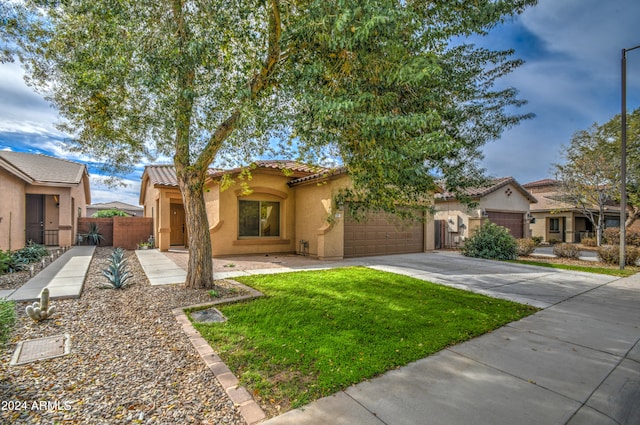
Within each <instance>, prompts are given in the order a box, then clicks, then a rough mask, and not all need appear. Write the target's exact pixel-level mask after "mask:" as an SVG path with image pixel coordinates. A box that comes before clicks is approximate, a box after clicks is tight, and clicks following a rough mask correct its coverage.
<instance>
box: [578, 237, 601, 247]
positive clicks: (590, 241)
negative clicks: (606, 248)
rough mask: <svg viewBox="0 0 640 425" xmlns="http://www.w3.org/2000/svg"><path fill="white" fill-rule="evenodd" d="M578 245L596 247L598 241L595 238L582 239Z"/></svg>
mask: <svg viewBox="0 0 640 425" xmlns="http://www.w3.org/2000/svg"><path fill="white" fill-rule="evenodd" d="M580 243H582V245H584V246H598V239H597V238H582V239H581V240H580Z"/></svg>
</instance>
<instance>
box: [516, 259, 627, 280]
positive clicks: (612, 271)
mask: <svg viewBox="0 0 640 425" xmlns="http://www.w3.org/2000/svg"><path fill="white" fill-rule="evenodd" d="M511 262H512V263H519V264H528V265H530V266H539V267H548V268H552V269H562V270H573V271H578V272H587V273H597V274H605V275H609V276H620V277H627V276H632V275H634V274H636V273H637V272H638V267H630V266H627V267H626V268H625V269H624V270H620V269H619V268H618V266H617V265H616V266H615V267H614V266H609V267H606V266H602V265H599V266H584V265H577V264H563V263H554V262H546V261H531V260H511Z"/></svg>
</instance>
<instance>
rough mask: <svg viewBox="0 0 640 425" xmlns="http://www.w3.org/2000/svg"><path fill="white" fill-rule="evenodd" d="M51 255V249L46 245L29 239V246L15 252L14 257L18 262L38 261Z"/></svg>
mask: <svg viewBox="0 0 640 425" xmlns="http://www.w3.org/2000/svg"><path fill="white" fill-rule="evenodd" d="M48 255H49V251H48V250H47V248H46V247H45V246H44V245H40V244H37V243H34V242H33V241H29V243H28V244H27V246H25V247H24V248H22V249H19V250H17V251H14V252H13V257H14V259H15V261H16V262H17V263H24V264H29V263H36V262H38V261H40V260H41V259H42V257H46V256H48Z"/></svg>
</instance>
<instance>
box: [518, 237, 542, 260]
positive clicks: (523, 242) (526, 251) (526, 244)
mask: <svg viewBox="0 0 640 425" xmlns="http://www.w3.org/2000/svg"><path fill="white" fill-rule="evenodd" d="M516 244H517V248H516V254H517V255H518V257H522V256H527V255H531V254H532V253H533V251H534V250H535V249H536V246H537V245H536V243H535V242H534V241H533V239H516Z"/></svg>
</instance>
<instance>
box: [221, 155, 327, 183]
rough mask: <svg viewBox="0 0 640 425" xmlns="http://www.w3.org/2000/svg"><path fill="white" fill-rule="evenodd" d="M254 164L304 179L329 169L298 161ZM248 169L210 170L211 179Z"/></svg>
mask: <svg viewBox="0 0 640 425" xmlns="http://www.w3.org/2000/svg"><path fill="white" fill-rule="evenodd" d="M253 164H255V165H256V168H266V169H273V170H290V171H292V172H293V177H304V176H307V175H310V174H316V173H318V172H322V171H326V170H328V168H325V167H320V166H318V165H309V164H304V163H302V162H298V161H290V160H286V159H283V160H280V159H271V160H259V161H255V162H254V163H253ZM244 168H246V167H237V168H232V169H227V170H222V169H214V168H211V169H209V177H211V178H215V177H220V176H221V175H223V174H227V173H231V174H233V173H238V172H240V171H242V170H243V169H244Z"/></svg>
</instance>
